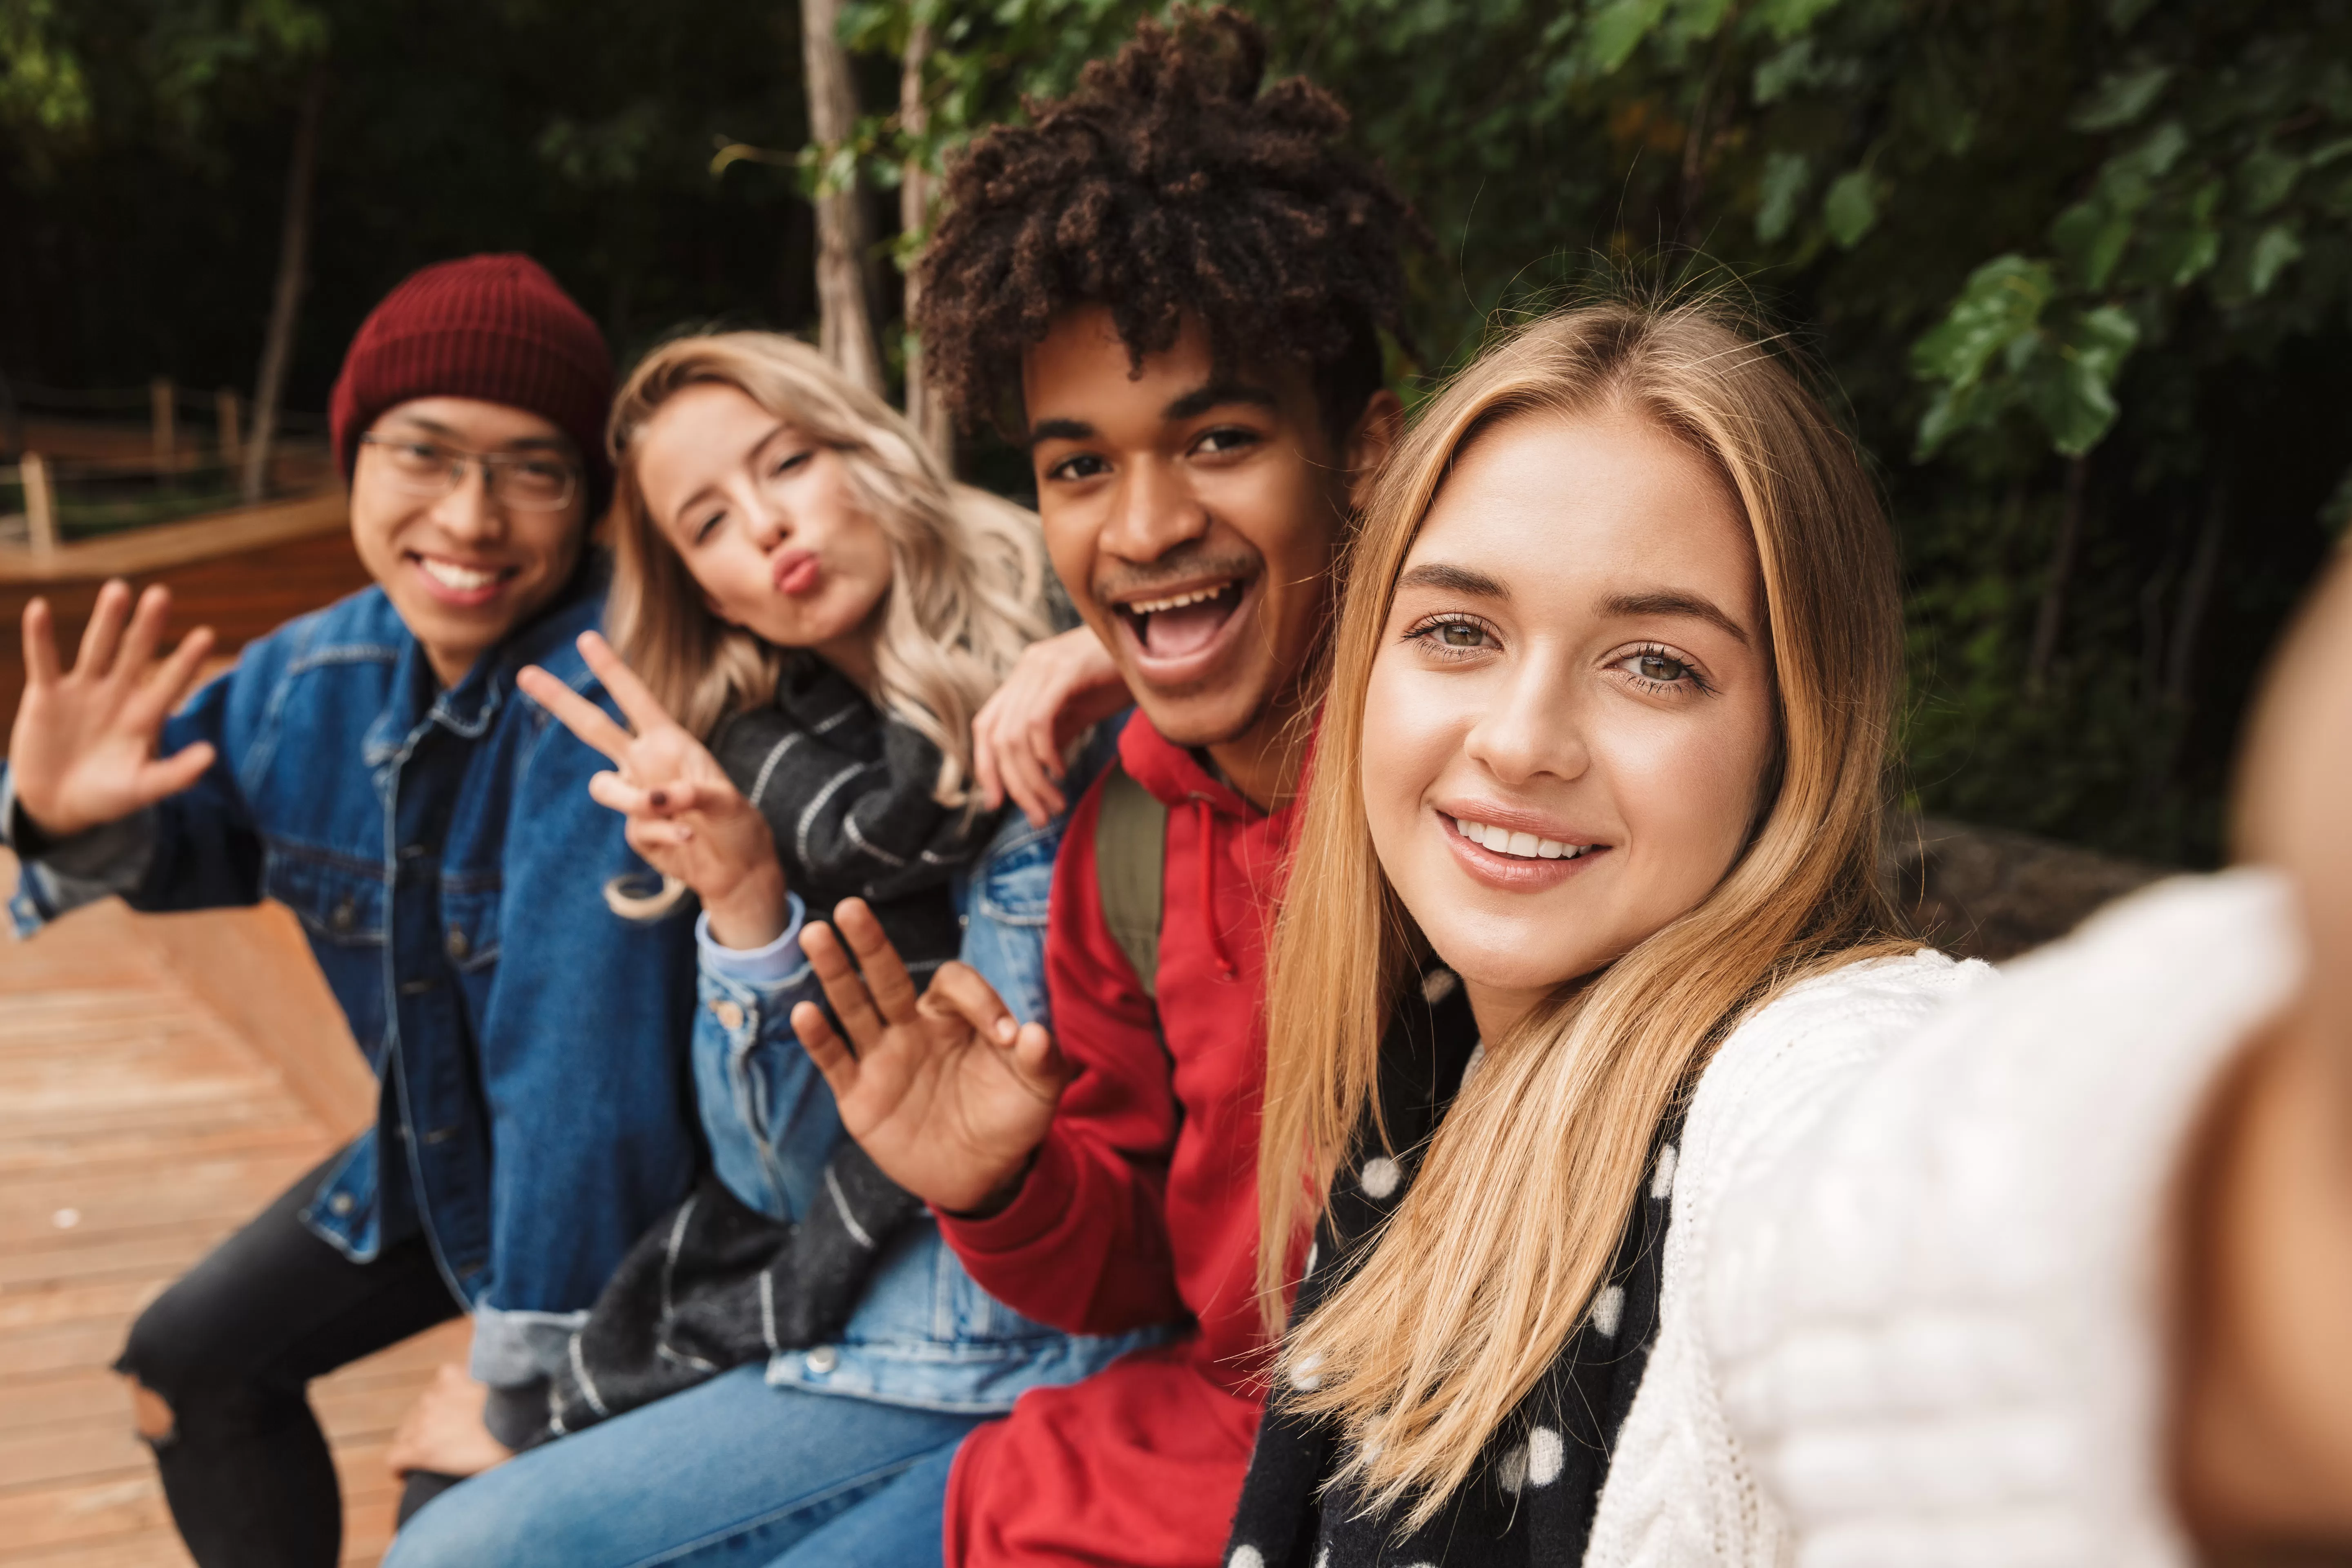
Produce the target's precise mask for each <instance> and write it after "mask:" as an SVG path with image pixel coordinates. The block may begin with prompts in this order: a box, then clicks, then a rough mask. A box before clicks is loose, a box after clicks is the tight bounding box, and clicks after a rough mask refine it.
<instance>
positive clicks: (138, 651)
mask: <svg viewBox="0 0 2352 1568" xmlns="http://www.w3.org/2000/svg"><path fill="white" fill-rule="evenodd" d="M171 614H172V595H171V593H170V591H169V590H167V589H165V588H163V587H160V586H158V587H152V588H150V589H148V590H147V592H146V593H145V594H143V595H141V596H140V599H139V607H138V610H137V612H136V613H135V614H134V613H133V612H132V610H131V585H130V584H127V583H124V582H122V581H121V579H119V578H118V579H116V580H115V581H113V582H110V583H109V584H106V586H104V587H103V588H100V590H99V591H98V604H97V605H96V607H95V608H93V609H92V610H91V611H90V616H89V626H88V627H87V628H85V629H84V631H83V632H82V636H81V649H80V651H79V654H77V655H76V656H75V658H74V663H73V668H71V669H68V670H64V671H60V670H59V668H58V644H57V637H56V632H55V629H54V626H53V625H52V621H51V616H50V613H49V605H48V601H47V600H46V599H36V600H34V601H33V602H32V603H31V604H29V605H26V606H25V622H24V632H25V696H24V700H23V701H22V702H20V703H19V704H18V705H17V708H16V725H15V727H14V728H13V729H12V730H11V731H9V736H8V770H9V775H10V777H11V778H12V779H14V781H15V783H16V801H17V804H18V805H21V806H23V807H24V810H25V814H26V816H29V817H31V818H32V819H33V822H34V824H35V826H38V827H39V828H40V829H41V830H42V831H43V832H45V833H48V834H51V835H54V836H56V837H65V836H67V835H68V834H73V833H79V832H80V831H82V830H83V829H84V828H88V827H96V826H100V824H102V823H108V822H114V821H117V820H119V819H121V818H122V817H125V816H130V815H131V813H132V812H135V811H138V810H140V809H141V808H142V807H144V806H149V805H154V804H155V802H157V801H159V800H162V799H163V797H164V796H165V795H175V794H177V793H178V792H179V791H181V790H184V789H186V788H187V787H188V786H189V785H191V784H194V783H195V782H196V780H197V779H199V778H201V777H203V776H204V772H205V769H206V768H208V767H210V766H212V763H213V747H212V744H211V742H205V741H199V742H196V743H195V744H194V745H192V746H187V747H184V748H183V749H182V750H180V751H178V752H173V754H172V755H170V756H168V757H159V756H157V755H156V751H157V748H158V747H159V745H160V744H161V742H162V740H163V721H164V720H166V719H168V718H169V717H171V713H172V710H173V709H174V708H176V707H178V706H179V705H180V700H181V699H182V698H184V697H185V696H186V695H187V693H188V689H189V688H190V687H191V686H193V685H194V684H195V679H196V672H197V670H198V669H199V668H201V667H202V666H203V664H204V660H205V654H207V653H209V652H211V651H212V646H213V634H212V632H211V630H210V629H209V628H207V627H203V626H199V627H198V628H196V629H195V630H194V631H193V632H190V633H189V634H188V635H187V636H186V637H184V638H182V639H181V641H180V646H179V647H177V648H176V649H174V650H173V653H172V655H171V657H170V658H164V659H161V660H159V659H158V658H156V657H155V655H156V650H157V649H158V648H159V647H162V645H163V626H164V623H165V622H166V621H168V620H169V619H170V618H171ZM125 622H128V623H129V626H128V629H127V630H126V629H125Z"/></svg>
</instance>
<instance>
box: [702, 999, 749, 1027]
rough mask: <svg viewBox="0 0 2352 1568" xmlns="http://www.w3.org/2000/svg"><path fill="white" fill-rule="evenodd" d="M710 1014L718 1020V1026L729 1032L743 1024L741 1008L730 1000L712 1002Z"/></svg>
mask: <svg viewBox="0 0 2352 1568" xmlns="http://www.w3.org/2000/svg"><path fill="white" fill-rule="evenodd" d="M710 1016H712V1017H714V1018H716V1019H718V1020H719V1027H720V1028H722V1029H725V1030H727V1031H728V1032H729V1033H730V1034H731V1033H733V1032H734V1031H735V1030H737V1029H740V1028H741V1027H742V1026H743V1009H742V1008H741V1007H740V1006H738V1005H735V1004H734V1003H732V1002H713V1003H712V1004H711V1005H710Z"/></svg>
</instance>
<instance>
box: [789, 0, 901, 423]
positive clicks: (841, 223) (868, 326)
mask: <svg viewBox="0 0 2352 1568" xmlns="http://www.w3.org/2000/svg"><path fill="white" fill-rule="evenodd" d="M840 24H841V0H801V64H802V67H803V71H804V73H805V75H806V78H807V82H808V110H809V140H810V141H812V142H815V143H816V147H817V154H818V156H819V157H821V158H825V159H828V160H829V159H830V158H831V156H832V154H833V153H835V151H836V150H837V149H838V148H840V147H841V146H842V145H843V144H844V143H845V142H847V141H848V140H849V138H850V136H851V135H852V134H853V133H854V132H856V126H857V86H856V82H855V81H853V80H852V79H851V78H850V74H849V51H848V50H847V49H845V48H843V47H841V33H840ZM869 243H870V242H869V239H868V237H867V235H866V212H865V209H864V208H863V207H862V206H860V205H858V201H857V183H856V175H855V174H852V175H851V177H850V178H849V180H848V181H846V182H845V184H843V185H842V186H841V188H840V189H838V190H828V191H824V192H823V193H822V194H820V195H818V196H817V198H816V303H817V344H818V346H819V347H820V348H822V349H823V350H824V355H825V357H826V358H827V359H829V360H831V361H833V363H835V364H836V365H838V366H840V367H841V370H842V372H843V373H844V374H846V375H847V376H848V377H849V379H850V380H852V381H854V382H856V383H857V384H859V385H860V386H864V387H866V388H868V389H870V390H871V391H873V392H875V393H877V394H879V393H880V392H881V391H882V390H883V384H882V356H881V354H880V353H879V352H877V349H876V348H875V346H874V321H873V313H872V311H871V310H870V309H869V307H868V305H867V303H866V247H867V245H868V244H869Z"/></svg>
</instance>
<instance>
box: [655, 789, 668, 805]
mask: <svg viewBox="0 0 2352 1568" xmlns="http://www.w3.org/2000/svg"><path fill="white" fill-rule="evenodd" d="M652 798H653V803H654V804H655V805H668V804H669V792H668V791H667V790H658V789H657V790H656V791H654V793H653V796H652Z"/></svg>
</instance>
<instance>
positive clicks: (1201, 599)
mask: <svg viewBox="0 0 2352 1568" xmlns="http://www.w3.org/2000/svg"><path fill="white" fill-rule="evenodd" d="M1232 585H1233V584H1230V583H1220V584H1217V585H1216V586H1215V587H1213V588H1195V589H1192V591H1191V592H1190V593H1184V594H1171V595H1168V597H1166V598H1164V599H1138V600H1137V601H1135V603H1133V604H1131V605H1128V606H1127V613H1128V614H1129V615H1131V616H1156V615H1158V614H1159V613H1160V611H1162V610H1181V609H1182V608H1183V607H1184V606H1185V605H1199V604H1203V603H1206V602H1207V601H1208V600H1211V599H1213V598H1215V597H1216V596H1217V595H1220V594H1222V593H1223V592H1224V591H1225V590H1226V589H1227V588H1229V587H1231V586H1232Z"/></svg>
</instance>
